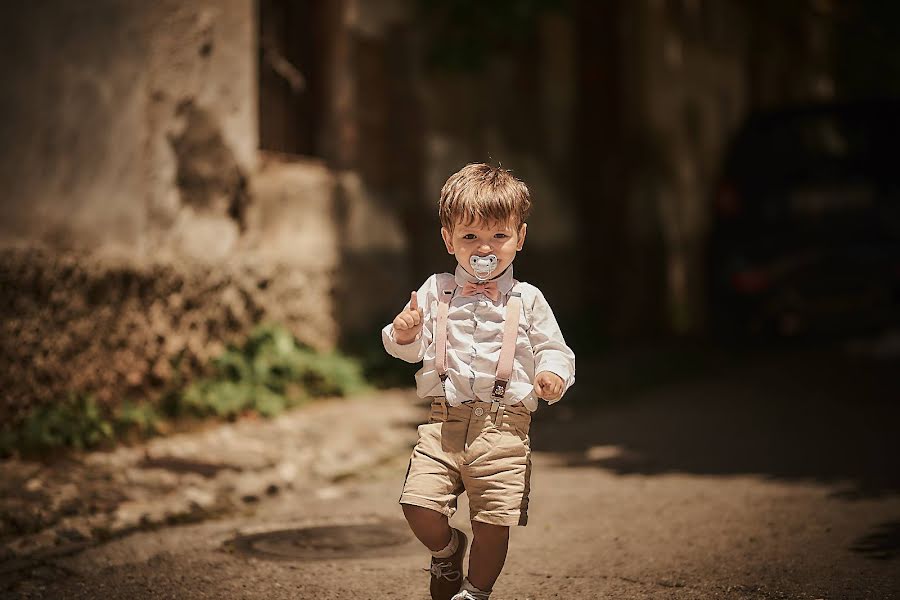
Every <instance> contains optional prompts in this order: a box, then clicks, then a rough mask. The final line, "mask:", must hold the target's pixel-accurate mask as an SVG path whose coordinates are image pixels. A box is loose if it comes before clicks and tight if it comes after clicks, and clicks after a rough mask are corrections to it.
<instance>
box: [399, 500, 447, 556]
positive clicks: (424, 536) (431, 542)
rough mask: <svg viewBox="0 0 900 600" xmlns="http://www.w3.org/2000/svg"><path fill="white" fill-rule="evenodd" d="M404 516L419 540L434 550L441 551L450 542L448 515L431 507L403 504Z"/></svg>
mask: <svg viewBox="0 0 900 600" xmlns="http://www.w3.org/2000/svg"><path fill="white" fill-rule="evenodd" d="M402 506H403V516H405V517H406V522H407V523H409V528H410V529H412V532H413V533H414V534H415V536H416V537H417V538H419V541H420V542H422V543H423V544H425V546H427V547H428V549H429V550H431V551H432V552H440V551H441V550H443V549H444V548H446V547H447V544H449V543H450V523H449V522H448V520H447V515H445V514H442V513H439V512H438V511H436V510H431V509H430V508H423V507H421V506H414V505H412V504H403V505H402Z"/></svg>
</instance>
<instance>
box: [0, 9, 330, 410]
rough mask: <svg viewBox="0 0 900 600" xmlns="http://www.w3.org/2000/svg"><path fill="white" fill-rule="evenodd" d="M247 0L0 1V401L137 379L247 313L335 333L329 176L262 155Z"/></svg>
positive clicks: (314, 338) (191, 353) (221, 336)
mask: <svg viewBox="0 0 900 600" xmlns="http://www.w3.org/2000/svg"><path fill="white" fill-rule="evenodd" d="M255 11H256V7H255V2H253V0H190V1H177V0H162V1H158V2H141V1H137V0H96V1H91V2H68V1H67V0H45V1H42V2H36V3H24V4H22V5H21V6H18V7H17V8H16V9H15V10H12V9H7V10H6V11H4V19H2V20H0V23H2V25H0V44H2V45H3V46H2V48H0V72H2V73H3V76H2V77H0V111H2V115H3V118H2V119H0V184H2V186H3V190H4V193H3V194H2V195H0V252H2V260H3V265H2V269H0V281H2V290H0V338H2V340H3V341H2V344H0V371H2V373H3V375H2V379H3V381H2V384H3V385H2V387H3V390H4V392H3V403H2V405H0V420H3V421H4V422H6V417H10V416H13V417H14V416H16V415H19V416H21V414H23V411H24V410H25V409H26V408H27V407H28V406H30V405H32V404H34V403H42V402H52V401H54V399H58V398H60V397H64V396H65V394H67V393H68V392H76V393H92V394H95V395H96V396H98V397H99V398H100V399H102V400H106V401H116V400H120V399H122V398H124V397H127V396H129V395H131V396H138V397H152V396H153V393H152V391H153V389H154V388H158V387H160V386H163V385H165V384H166V382H167V381H168V380H169V379H170V378H171V377H172V376H173V374H172V369H171V368H170V365H171V363H172V360H173V359H174V358H175V357H178V356H180V357H181V361H180V364H181V365H182V367H183V368H184V369H186V372H187V373H190V372H194V371H195V370H196V369H197V368H199V366H200V365H201V364H202V363H203V362H204V361H206V360H207V359H208V358H210V357H211V356H212V355H214V354H215V353H216V351H217V350H218V349H221V348H222V346H223V344H225V343H227V342H228V341H230V340H232V339H236V338H237V337H239V336H240V335H241V334H243V333H246V331H247V330H248V329H249V328H251V327H252V326H253V325H254V324H256V323H258V322H260V321H272V320H274V321H280V322H283V323H285V324H287V325H288V326H289V327H291V328H292V329H293V331H294V332H295V333H296V334H297V335H298V336H299V337H300V338H301V339H302V340H303V341H305V342H307V343H309V344H310V345H313V346H316V347H320V348H328V347H331V346H333V345H334V343H335V340H336V337H337V328H336V325H335V321H334V317H333V314H332V312H333V311H332V300H331V297H332V288H333V279H334V272H335V269H336V261H337V260H338V253H337V241H336V236H335V228H334V215H333V207H332V203H333V199H334V188H335V184H334V177H333V176H332V174H331V172H330V171H329V170H328V169H326V168H325V167H324V166H323V165H322V164H321V163H316V162H310V161H306V162H304V161H291V160H283V159H278V158H275V157H269V159H265V160H264V159H263V158H262V157H260V155H259V153H258V141H257V127H258V126H257V81H256V61H257V56H258V50H257V46H256V35H257V22H256V13H255Z"/></svg>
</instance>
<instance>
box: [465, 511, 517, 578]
mask: <svg viewBox="0 0 900 600" xmlns="http://www.w3.org/2000/svg"><path fill="white" fill-rule="evenodd" d="M472 533H473V534H474V539H473V540H472V548H471V550H469V574H468V576H467V579H468V580H469V583H471V584H472V585H474V586H475V587H477V588H478V589H479V590H483V591H485V592H489V591H491V590H492V589H493V588H494V582H496V581H497V578H498V577H500V571H502V570H503V563H504V562H506V551H507V549H508V548H509V527H504V526H502V525H489V524H488V523H482V522H481V521H472Z"/></svg>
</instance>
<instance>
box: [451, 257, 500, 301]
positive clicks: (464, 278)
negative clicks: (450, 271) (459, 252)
mask: <svg viewBox="0 0 900 600" xmlns="http://www.w3.org/2000/svg"><path fill="white" fill-rule="evenodd" d="M455 279H456V285H458V286H459V287H463V286H464V285H465V284H466V282H469V283H481V282H480V281H479V279H478V278H477V277H475V276H474V275H470V274H469V272H468V271H466V270H465V269H464V268H463V267H462V265H459V264H458V265H456V273H455ZM487 281H493V282H496V284H497V289H498V290H500V294H501V295H503V296H505V295H507V294H508V293H509V291H510V290H511V289H513V283H514V281H513V266H512V265H509V266H508V267H506V270H505V271H503V272H502V273H500V274H499V275H497V276H496V277H494V278H492V279H488V280H487Z"/></svg>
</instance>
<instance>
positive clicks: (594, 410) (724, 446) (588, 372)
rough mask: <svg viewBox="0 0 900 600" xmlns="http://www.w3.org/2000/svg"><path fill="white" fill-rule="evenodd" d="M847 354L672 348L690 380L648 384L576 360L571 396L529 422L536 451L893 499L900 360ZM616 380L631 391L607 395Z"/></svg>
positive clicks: (605, 464) (620, 466)
mask: <svg viewBox="0 0 900 600" xmlns="http://www.w3.org/2000/svg"><path fill="white" fill-rule="evenodd" d="M846 347H847V346H846V345H842V344H831V345H829V347H827V348H824V349H823V348H821V347H815V348H813V347H809V346H807V347H798V346H794V347H791V348H784V347H781V348H765V349H755V350H753V351H743V352H734V351H726V350H723V349H720V348H715V347H703V348H698V347H696V346H692V347H690V348H685V349H684V351H683V352H679V349H678V348H676V349H674V351H673V350H672V349H670V350H669V351H667V352H666V353H665V354H664V356H669V357H671V361H672V362H673V363H674V364H683V368H682V369H680V370H683V371H687V372H686V373H682V374H680V375H679V374H677V373H675V371H677V370H679V369H674V368H673V369H670V371H671V372H672V373H673V374H674V375H675V376H673V377H670V378H669V381H668V382H665V381H658V382H656V383H655V384H654V385H652V386H642V385H640V384H639V383H640V381H641V379H642V374H641V372H640V367H637V368H635V367H634V365H633V364H632V363H633V362H634V361H631V363H629V364H628V365H618V366H617V365H616V364H615V360H614V359H607V360H606V361H605V362H604V361H602V360H601V361H599V362H596V363H591V362H590V361H582V362H581V363H580V364H579V368H578V383H577V385H576V386H575V387H574V388H573V389H572V390H571V392H570V395H571V397H567V398H566V400H565V401H564V403H563V404H560V405H556V406H554V407H542V410H540V411H539V412H538V413H537V415H536V427H535V429H534V432H533V439H532V443H533V447H534V449H535V450H538V451H547V452H553V453H558V454H559V455H560V456H562V458H563V460H564V461H565V462H566V464H568V465H570V466H575V467H599V468H604V469H610V470H612V471H614V472H616V473H619V474H631V473H639V474H645V475H653V474H661V473H674V472H678V473H692V474H698V475H741V474H756V475H761V476H764V477H771V478H774V479H786V480H807V481H808V480H814V481H817V482H822V483H827V484H831V485H835V486H836V487H837V489H838V491H836V492H835V493H834V494H835V495H836V496H840V497H842V498H847V499H858V498H871V497H877V496H882V495H888V494H897V493H900V436H898V435H897V434H898V431H897V430H898V427H897V424H898V423H900V377H898V376H897V373H898V371H900V368H898V367H900V364H898V363H900V359H898V358H897V357H896V356H895V357H892V358H891V357H880V358H875V357H870V356H865V355H862V354H859V353H850V352H848V351H847V350H846ZM685 356H691V357H693V358H691V359H690V360H686V359H685ZM610 362H612V364H610ZM638 362H640V361H638ZM656 362H659V360H658V359H657V360H656ZM658 366H659V365H654V368H657V367H658ZM623 370H624V371H628V372H630V374H631V375H630V376H631V377H633V378H636V381H638V385H636V386H631V388H627V386H624V387H623V386H621V385H618V386H617V385H613V386H610V385H609V382H608V379H615V378H616V377H620V376H621V373H622V372H623ZM654 377H655V374H654V373H653V372H649V368H648V372H647V374H646V379H648V380H652V379H653V378H654ZM626 388H627V389H626Z"/></svg>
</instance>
